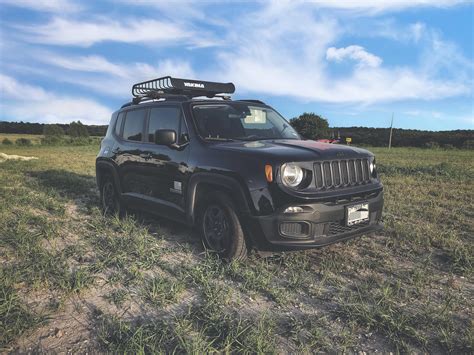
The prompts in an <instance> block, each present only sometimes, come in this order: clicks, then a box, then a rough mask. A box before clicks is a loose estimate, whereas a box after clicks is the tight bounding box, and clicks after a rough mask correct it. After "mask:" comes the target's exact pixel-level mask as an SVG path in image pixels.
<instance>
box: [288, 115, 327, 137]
mask: <svg viewBox="0 0 474 355" xmlns="http://www.w3.org/2000/svg"><path fill="white" fill-rule="evenodd" d="M290 124H291V125H292V126H293V128H294V129H296V130H297V131H298V133H299V134H301V135H302V136H303V137H304V138H307V139H321V138H328V137H329V123H328V121H327V120H326V119H325V118H322V117H321V116H319V115H317V114H315V113H312V112H311V113H307V112H305V113H303V114H302V115H301V116H299V117H296V118H293V119H291V120H290Z"/></svg>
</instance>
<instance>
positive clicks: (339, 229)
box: [326, 221, 370, 236]
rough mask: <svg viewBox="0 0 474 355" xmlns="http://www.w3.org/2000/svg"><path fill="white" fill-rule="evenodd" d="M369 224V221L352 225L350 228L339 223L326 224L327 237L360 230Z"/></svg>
mask: <svg viewBox="0 0 474 355" xmlns="http://www.w3.org/2000/svg"><path fill="white" fill-rule="evenodd" d="M369 224H370V221H366V222H363V223H358V224H353V225H352V226H346V225H343V224H341V223H339V222H331V223H328V225H329V228H328V229H327V233H326V235H327V236H333V235H338V234H343V233H347V232H352V231H355V230H357V229H360V228H364V227H367V226H368V225H369Z"/></svg>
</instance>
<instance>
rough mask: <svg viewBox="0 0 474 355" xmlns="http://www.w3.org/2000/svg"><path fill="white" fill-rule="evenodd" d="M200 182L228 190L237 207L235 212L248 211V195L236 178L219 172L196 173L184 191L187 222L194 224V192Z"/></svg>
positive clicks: (243, 212) (244, 212)
mask: <svg viewBox="0 0 474 355" xmlns="http://www.w3.org/2000/svg"><path fill="white" fill-rule="evenodd" d="M200 184H206V185H214V186H216V187H218V188H221V189H223V190H226V191H228V192H229V194H230V196H231V197H232V199H233V200H234V202H235V204H236V207H237V209H238V211H236V212H237V213H241V214H249V213H250V204H249V202H250V201H251V200H250V195H249V194H246V193H245V190H244V189H243V187H242V186H241V184H240V183H239V182H238V180H237V179H235V178H232V177H229V176H226V175H221V174H214V173H196V174H193V175H192V176H191V178H190V179H189V183H188V188H187V191H186V221H187V223H188V224H190V225H194V222H195V220H196V218H195V207H196V193H197V191H198V187H199V185H200ZM247 195H248V196H247Z"/></svg>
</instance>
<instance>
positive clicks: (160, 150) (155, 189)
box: [144, 104, 189, 214]
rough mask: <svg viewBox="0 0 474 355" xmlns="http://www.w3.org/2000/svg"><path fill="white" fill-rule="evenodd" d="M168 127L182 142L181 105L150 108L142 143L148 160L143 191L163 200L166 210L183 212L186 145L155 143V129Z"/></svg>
mask: <svg viewBox="0 0 474 355" xmlns="http://www.w3.org/2000/svg"><path fill="white" fill-rule="evenodd" d="M158 129H171V130H174V131H175V132H176V136H177V144H178V145H182V144H183V143H185V141H186V140H187V139H188V138H187V129H186V126H185V122H184V120H183V113H182V110H181V106H179V105H173V104H163V105H161V106H158V107H153V108H151V109H150V112H149V119H148V124H147V127H146V137H145V139H146V140H147V141H148V143H146V144H145V145H146V146H147V147H146V149H145V150H146V153H147V154H148V156H147V161H146V164H145V165H146V167H147V168H146V169H145V176H144V180H145V181H146V185H147V191H146V194H147V195H148V196H149V197H150V198H152V199H155V200H156V202H157V203H158V204H162V205H163V207H164V209H165V210H170V209H174V210H176V211H175V212H178V213H179V214H181V213H184V206H185V205H184V191H185V188H186V186H185V185H186V180H187V179H186V176H187V174H189V172H188V163H187V162H188V156H189V147H188V146H183V147H181V148H177V147H168V146H164V145H157V144H155V143H154V142H155V131H156V130H158Z"/></svg>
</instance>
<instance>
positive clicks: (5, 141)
mask: <svg viewBox="0 0 474 355" xmlns="http://www.w3.org/2000/svg"><path fill="white" fill-rule="evenodd" d="M2 144H3V145H12V144H13V142H12V141H11V140H9V139H8V138H4V139H3V141H2Z"/></svg>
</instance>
